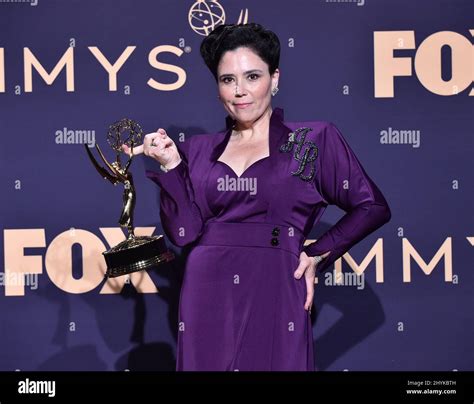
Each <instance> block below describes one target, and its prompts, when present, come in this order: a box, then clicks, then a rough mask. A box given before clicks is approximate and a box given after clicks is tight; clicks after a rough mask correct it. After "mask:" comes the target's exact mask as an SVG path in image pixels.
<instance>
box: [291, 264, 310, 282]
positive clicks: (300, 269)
mask: <svg viewBox="0 0 474 404" xmlns="http://www.w3.org/2000/svg"><path fill="white" fill-rule="evenodd" d="M307 265H308V264H306V263H305V262H304V261H300V263H299V265H298V268H296V271H295V273H294V276H295V278H296V279H300V278H301V277H302V276H303V274H304V271H306V268H307Z"/></svg>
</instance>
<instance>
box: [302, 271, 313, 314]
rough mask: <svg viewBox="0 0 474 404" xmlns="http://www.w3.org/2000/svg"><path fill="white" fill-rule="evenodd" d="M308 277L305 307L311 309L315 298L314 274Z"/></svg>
mask: <svg viewBox="0 0 474 404" xmlns="http://www.w3.org/2000/svg"><path fill="white" fill-rule="evenodd" d="M305 279H306V301H305V303H304V309H305V310H309V309H311V306H312V305H313V298H314V276H311V277H307V278H305Z"/></svg>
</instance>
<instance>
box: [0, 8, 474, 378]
mask: <svg viewBox="0 0 474 404" xmlns="http://www.w3.org/2000/svg"><path fill="white" fill-rule="evenodd" d="M473 12H474V3H473V2H472V1H471V0H417V1H413V0H359V1H344V2H339V1H335V0H331V1H329V0H327V1H323V0H313V1H306V0H305V1H303V0H295V1H291V2H288V1H281V0H278V1H276V0H259V1H258V2H257V1H250V0H239V1H237V0H219V1H210V0H208V1H204V0H199V1H196V2H194V1H193V0H191V1H187V0H179V1H176V0H139V1H132V0H100V1H97V0H81V1H78V0H67V1H64V0H63V1H59V0H57V1H55V0H30V1H28V0H24V1H13V0H1V1H0V114H1V115H0V133H1V139H2V144H1V147H0V153H1V167H0V172H1V181H2V201H1V210H0V212H1V226H2V230H3V231H2V232H1V237H2V239H1V246H2V248H1V254H2V255H3V256H2V257H1V258H2V259H1V261H0V262H2V263H3V266H2V272H1V275H0V281H1V286H0V310H1V312H0V313H1V316H0V341H1V345H0V369H1V370H15V369H20V370H46V369H47V370H61V369H66V370H76V369H77V370H86V369H90V370H125V369H129V370H132V371H133V370H174V367H175V345H176V336H177V307H178V299H179V288H180V282H181V279H182V272H183V263H184V260H185V259H186V254H187V251H186V249H184V250H183V251H181V250H180V249H178V248H175V247H173V250H174V251H175V253H176V255H177V258H176V260H175V261H173V262H172V263H169V264H166V265H163V266H161V267H158V268H155V269H153V270H150V271H148V272H146V273H145V272H143V273H139V274H135V275H133V276H132V277H131V278H130V279H128V280H127V279H126V278H116V279H115V280H110V281H108V282H105V281H104V277H103V275H104V272H105V263H104V261H103V257H102V254H101V253H102V251H104V250H106V249H108V248H110V247H111V246H113V245H115V244H117V243H118V242H119V241H121V240H122V239H123V238H124V233H123V232H122V230H121V229H120V226H119V225H118V219H119V215H120V210H121V203H122V195H121V194H122V187H121V186H117V187H113V186H112V185H111V184H110V183H109V182H107V181H105V180H104V179H102V178H101V177H100V176H99V175H98V174H97V172H96V171H95V170H94V168H93V167H92V165H91V163H90V161H89V160H88V157H87V154H86V153H85V150H84V146H83V143H86V144H87V145H88V146H89V147H90V148H91V150H92V152H94V154H96V155H97V153H96V152H97V151H96V150H94V149H95V144H96V143H97V144H100V145H101V146H102V149H103V150H106V154H107V156H108V157H109V159H112V158H113V153H112V151H111V149H109V148H108V147H107V143H106V133H107V128H108V126H109V124H111V123H113V122H115V121H117V120H118V119H121V118H123V117H128V118H132V119H134V120H136V121H138V122H139V123H140V124H141V125H142V127H143V129H144V131H145V133H149V132H153V131H155V130H156V129H157V128H159V127H162V128H165V129H166V131H167V132H168V133H169V134H170V136H171V137H172V138H173V139H175V140H177V139H178V137H179V136H193V135H195V134H199V133H216V132H218V131H221V130H223V129H224V128H225V117H226V113H225V110H224V109H223V107H222V105H221V104H220V102H219V100H218V99H217V88H216V83H215V81H214V79H213V77H212V75H211V74H210V72H209V71H208V70H207V68H206V67H205V65H204V63H203V62H202V60H201V57H200V55H199V45H200V43H201V41H202V39H203V38H204V36H205V35H206V34H207V33H208V32H209V31H210V30H211V29H212V28H213V27H215V26H217V25H219V24H222V23H224V22H225V23H235V22H259V23H261V24H263V25H264V26H266V27H268V28H269V29H271V30H273V31H275V32H276V33H277V35H278V36H279V38H280V40H281V45H282V48H281V64H280V69H281V76H280V82H279V88H280V92H279V93H278V95H277V96H276V97H274V98H273V99H272V102H273V104H272V105H273V107H274V108H275V107H282V108H284V110H285V120H286V121H305V120H308V121H310V120H327V121H332V122H334V123H335V124H336V125H337V126H338V128H339V129H340V130H341V132H342V133H343V134H344V136H345V138H346V139H347V141H348V142H349V144H350V146H351V147H352V148H353V150H354V151H355V153H356V154H357V156H358V157H359V159H360V161H361V163H362V164H363V166H364V168H365V169H366V171H367V172H368V174H369V175H370V176H371V177H372V178H373V180H374V181H375V183H376V184H377V185H378V186H379V187H380V189H381V190H382V192H383V193H384V195H385V196H386V199H387V200H388V202H389V205H390V207H391V210H392V219H391V221H390V222H389V223H388V224H387V225H385V226H383V227H382V228H381V229H379V230H378V231H376V232H374V233H373V234H372V235H370V236H369V237H367V238H366V239H364V240H363V241H362V242H360V243H359V244H357V245H356V246H354V247H353V248H352V249H351V250H350V251H349V252H348V253H347V254H345V255H344V257H342V258H341V259H339V260H338V261H337V262H336V264H335V272H333V271H331V270H329V271H327V273H324V274H322V275H320V276H319V278H318V283H317V285H316V296H315V306H316V307H315V313H314V314H313V327H314V348H315V361H316V365H317V367H318V368H319V369H320V370H349V371H352V370H455V369H457V370H473V369H474V356H473V355H474V354H473V350H472V348H471V344H472V341H473V339H474V333H473V307H474V305H473V303H474V302H473V293H472V289H473V280H474V274H473V271H472V270H473V252H474V249H473V244H474V232H473V230H474V220H473V215H472V212H471V209H470V208H472V206H473V183H472V168H473V166H472V155H473V151H474V148H473V146H474V145H473V134H474V132H473V129H474V128H473V126H474V124H473V122H474V120H473V116H472V112H473V109H472V103H473V99H474V98H472V97H473V96H474V90H473V86H472V82H473V77H474V74H473V72H474V58H473V36H474V25H473V23H472V15H473ZM147 160H149V159H147V158H146V157H143V156H140V157H139V158H137V159H136V160H135V161H134V163H133V164H132V166H131V170H132V172H133V173H134V178H135V183H136V189H137V197H138V199H137V205H136V211H135V225H136V226H137V232H138V233H139V234H155V235H158V234H162V233H163V230H162V227H161V224H160V221H159V205H158V204H159V188H158V187H157V186H156V185H155V184H154V183H153V182H151V181H150V180H148V179H147V178H146V177H145V169H146V168H149V167H151V166H150V161H147ZM151 163H153V162H151ZM153 167H154V168H156V165H154V166H153ZM281 197H284V195H282V196H281ZM343 213H344V212H343V211H342V210H340V209H339V208H337V207H330V208H329V209H328V210H327V211H326V214H325V215H324V217H323V218H322V221H321V222H320V224H318V226H316V227H315V228H314V229H313V231H312V233H311V239H312V240H314V239H315V238H317V237H318V236H319V235H321V234H322V233H323V232H324V231H326V230H327V229H328V228H329V227H331V226H332V225H333V224H334V223H336V221H337V220H338V219H339V218H340V217H341V216H342V214H343ZM353 273H359V274H361V275H363V276H360V277H358V278H354V277H351V276H350V274H353ZM355 280H357V281H355Z"/></svg>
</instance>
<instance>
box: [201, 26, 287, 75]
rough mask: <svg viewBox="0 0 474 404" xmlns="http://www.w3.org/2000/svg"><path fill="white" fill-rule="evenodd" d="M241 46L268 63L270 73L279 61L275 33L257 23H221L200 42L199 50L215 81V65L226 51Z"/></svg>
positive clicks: (278, 44)
mask: <svg viewBox="0 0 474 404" xmlns="http://www.w3.org/2000/svg"><path fill="white" fill-rule="evenodd" d="M241 46H244V47H247V48H250V49H252V50H253V51H254V52H255V53H256V54H257V55H258V56H260V58H261V59H262V60H263V61H265V62H266V63H267V65H268V70H269V72H270V75H272V74H273V73H274V72H275V70H276V69H277V68H278V65H279V63H280V40H279V39H278V37H277V36H276V34H275V33H274V32H272V31H270V30H267V29H265V28H263V27H262V26H261V25H260V24H257V23H248V24H222V25H219V26H218V27H217V28H215V29H214V30H213V31H212V32H211V33H210V34H209V35H208V36H207V37H206V38H204V40H203V41H202V43H201V47H200V52H201V56H202V58H203V59H204V62H205V63H206V65H207V67H208V68H209V70H210V71H211V73H212V74H213V76H214V78H215V79H216V82H217V66H218V65H219V62H220V60H221V58H222V55H223V54H224V53H225V52H226V51H230V50H234V49H237V48H239V47H241Z"/></svg>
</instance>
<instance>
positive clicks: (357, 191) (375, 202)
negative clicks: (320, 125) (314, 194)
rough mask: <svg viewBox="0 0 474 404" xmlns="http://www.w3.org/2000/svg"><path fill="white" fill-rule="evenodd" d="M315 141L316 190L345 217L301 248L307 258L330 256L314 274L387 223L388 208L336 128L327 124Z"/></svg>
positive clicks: (321, 270)
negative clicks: (317, 149)
mask: <svg viewBox="0 0 474 404" xmlns="http://www.w3.org/2000/svg"><path fill="white" fill-rule="evenodd" d="M320 135H321V138H320V141H319V156H318V158H319V159H321V161H320V165H321V169H320V173H319V175H317V176H316V177H315V179H316V182H317V184H316V187H317V188H318V189H319V191H320V193H321V195H322V196H323V198H324V199H325V200H326V201H327V203H328V204H331V205H336V206H338V207H339V208H341V209H343V210H344V211H345V212H346V214H345V215H344V216H343V217H342V218H341V219H340V220H339V221H338V222H337V223H336V224H335V225H334V226H332V227H331V228H330V229H329V230H328V231H327V232H325V233H324V234H323V235H322V236H321V237H320V238H319V239H317V240H316V241H315V242H313V243H311V244H309V245H307V246H305V247H304V248H303V251H305V252H306V254H307V255H308V256H315V255H321V254H324V253H325V252H327V251H331V253H330V254H329V255H328V256H327V257H326V258H324V259H323V260H322V261H321V262H320V263H319V264H318V266H317V268H316V271H317V273H321V272H323V271H325V270H326V269H328V268H329V266H330V265H331V264H333V263H334V261H336V260H337V259H338V258H339V257H341V256H342V255H343V254H344V253H346V252H347V251H348V250H349V249H350V248H351V247H352V246H354V245H355V244H357V243H358V242H359V241H360V240H362V239H363V238H365V237H366V236H368V235H369V234H371V233H372V232H374V231H375V230H376V229H378V228H379V227H381V226H382V225H383V224H385V223H387V222H388V221H389V220H390V218H391V212H390V208H389V206H388V204H387V201H386V200H385V198H384V196H383V195H382V193H381V192H380V190H379V189H378V188H377V186H376V185H375V184H374V182H373V181H372V180H371V179H370V177H369V176H368V175H367V173H366V172H365V171H364V168H363V167H362V165H361V164H360V162H359V160H358V159H357V157H356V155H355V154H354V152H353V151H352V150H351V148H350V147H349V145H348V144H347V142H346V140H345V139H344V137H343V136H342V134H341V132H340V131H339V130H338V128H337V127H336V126H335V125H334V124H333V123H331V122H328V125H327V126H326V127H325V128H324V129H323V130H322V132H321V134H320Z"/></svg>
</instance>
